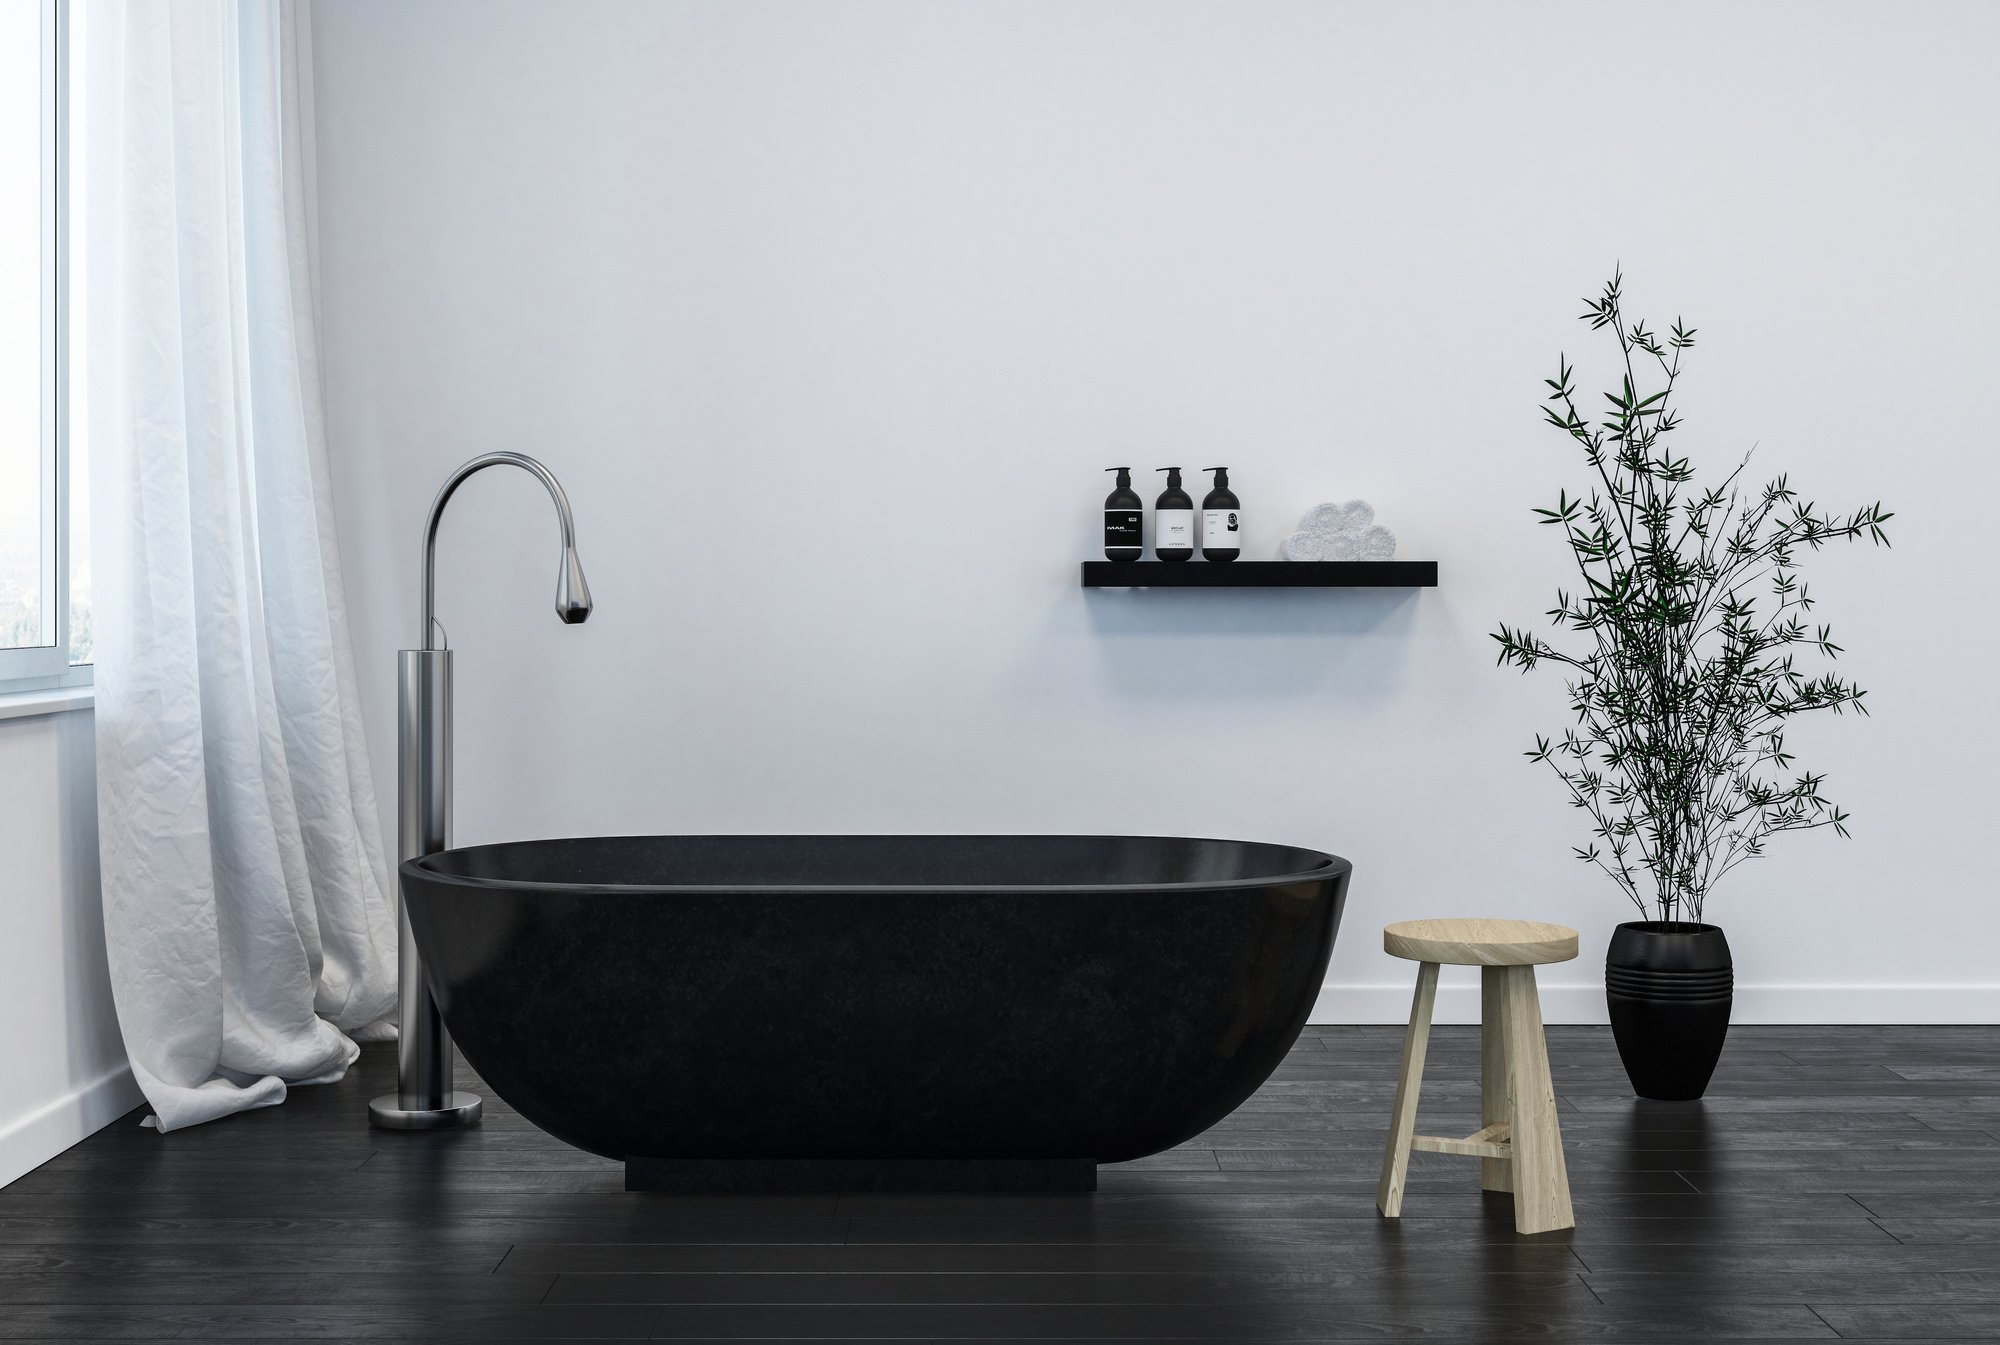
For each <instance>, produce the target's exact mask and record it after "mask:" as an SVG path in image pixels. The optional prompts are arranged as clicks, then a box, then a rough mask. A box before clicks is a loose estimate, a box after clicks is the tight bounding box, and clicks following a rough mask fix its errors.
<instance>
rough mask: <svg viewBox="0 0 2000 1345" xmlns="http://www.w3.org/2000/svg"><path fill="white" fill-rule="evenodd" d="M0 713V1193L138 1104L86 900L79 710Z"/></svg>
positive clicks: (86, 720)
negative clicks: (15, 715) (4, 1187)
mask: <svg viewBox="0 0 2000 1345" xmlns="http://www.w3.org/2000/svg"><path fill="white" fill-rule="evenodd" d="M6 714H7V707H6V706H5V704H4V703H0V1186H4V1185H6V1184H7V1183H8V1182H11V1181H13V1180H14V1179H15V1178H16V1177H18V1176H20V1175H21V1174H22V1173H24V1172H27V1171H28V1170H29V1169H31V1168H34V1167H37V1166H39V1165H40V1164H42V1163H43V1162H46V1161H47V1160H48V1159H49V1158H51V1157H53V1156H54V1155H56V1154H58V1153H61V1152H62V1151H63V1150H64V1149H66V1148H68V1147H69V1146H70V1145H72V1144H74V1143H76V1142H77V1141H78V1140H80V1139H82V1138H84V1136H86V1135H88V1134H90V1133H91V1132H92V1131H94V1130H96V1129H97V1128H98V1127H100V1126H102V1125H105V1124H106V1123H108V1122H110V1121H111V1120H113V1119H115V1118H116V1117H118V1116H119V1115H121V1114H122V1113H124V1112H126V1111H129V1110H130V1109H131V1108H133V1107H136V1106H138V1105H139V1103H140V1101H141V1098H140V1096H139V1089H138V1085H136V1084H135V1083H133V1081H132V1072H131V1070H130V1068H129V1067H128V1066H127V1065H126V1062H125V1044H124V1041H123V1040H122V1039H121V1038H120V1037H119V1035H118V1017H117V1013H116V1011H115V1010H114V1008H113V1006H112V1003H111V980H110V975H109V973H108V972H107V971H106V969H105V964H104V919H103V911H102V908H101V907H100V905H99V903H98V894H97V780H96V768H95V763H94V761H93V759H92V740H91V715H90V712H89V711H88V710H87V709H84V710H72V711H66V712H63V713H57V714H37V715H33V716H23V717H16V718H8V717H5V716H6Z"/></svg>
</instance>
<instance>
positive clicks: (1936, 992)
mask: <svg viewBox="0 0 2000 1345" xmlns="http://www.w3.org/2000/svg"><path fill="white" fill-rule="evenodd" d="M1415 984H1416V968H1415V966H1414V965H1413V966H1412V967H1411V968H1410V980H1409V981H1408V982H1406V983H1404V984H1401V985H1329V986H1327V987H1325V988H1324V989H1323V990H1321V991H1320V993H1319V1002H1318V1003H1316V1004H1315V1005H1314V1006H1313V1012H1312V1018H1311V1020H1310V1021H1312V1022H1315V1023H1406V1022H1408V1021H1409V1018H1410V995H1411V991H1412V990H1413V988H1414V987H1415ZM1542 1018H1543V1021H1545V1022H1550V1023H1602V1022H1606V1021H1608V1020H1607V1018H1606V1016H1605V1010H1604V983H1603V982H1602V981H1597V982H1581V981H1575V980H1570V979H1563V980H1556V979H1554V978H1550V979H1549V980H1548V981H1546V982H1544V984H1543V985H1542ZM1432 1021H1434V1022H1439V1023H1476V1022H1478V1021H1479V974H1478V972H1477V971H1476V970H1474V969H1473V968H1471V967H1446V968H1445V969H1444V972H1443V975H1442V976H1441V977H1440V979H1439V982H1438V996H1437V1009H1436V1011H1435V1014H1434V1016H1433V1020H1432ZM1730 1021H1732V1022H1734V1023H1739V1024H1742V1025H1745V1026H1748V1025H1751V1024H1759V1023H2000V985H1738V986H1737V987H1736V1003H1735V1005H1734V1007H1733V1009H1732V1012H1731V1014H1730Z"/></svg>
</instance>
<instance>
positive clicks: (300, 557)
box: [76, 0, 396, 1130]
mask: <svg viewBox="0 0 2000 1345" xmlns="http://www.w3.org/2000/svg"><path fill="white" fill-rule="evenodd" d="M77 50H78V54H79V55H80V57H81V58H82V59H83V60H84V61H85V62H87V66H86V74H85V76H84V78H85V80H86V81H87V88H88V89H89V91H90V107H89V112H88V115H87V118H86V125H85V127H84V135H83V142H82V144H81V146H80V148H81V149H82V150H83V156H82V162H81V171H80V172H79V173H78V174H76V181H77V186H78V190H79V196H80V200H79V205H80V207H81V209H82V210H83V212H84V214H83V218H84V220H85V227H86V229H87V238H88V240H89V241H88V245H87V247H86V248H85V250H84V255H85V259H86V260H85V267H84V269H85V271H86V275H85V278H84V285H83V287H82V288H83V290H84V292H85V294H86V296H87V298H86V301H85V302H86V308H85V311H86V314H87V316H86V318H85V320H86V321H87V323H88V350H89V359H88V365H87V394H86V395H87V408H88V409H87V421H86V423H87V425H88V451H89V452H90V454H91V461H92V478H93V479H92V491H91V494H92V500H91V513H92V533H93V539H92V546H93V566H94V570H95V588H96V593H95V597H94V602H95V615H94V621H95V627H96V645H97V654H96V658H97V671H96V682H97V692H96V700H97V710H96V721H97V777H98V804H99V835H100V842H99V847H100V857H101V869H102V877H103V884H104V906H105V933H106V941H107V945H108V953H109V959H110V965H111V971H112V981H113V989H114V994H115V996H116V1000H117V1005H118V1015H119V1022H120V1025H121V1027H122V1029H123V1031H124V1036H125V1043H126V1048H127V1050H128V1052H129V1053H130V1056H131V1059H132V1067H133V1072H134V1074H135V1075H136V1076H137V1078H138V1081H139V1083H140V1086H141V1087H142V1088H143V1089H144V1090H145V1093H146V1097H147V1099H148V1101H149V1102H150V1103H151V1104H152V1107H153V1110H154V1112H155V1118H156V1119H155V1120H154V1121H153V1122H152V1123H154V1124H157V1125H158V1126H159V1128H160V1129H162V1130H172V1129H177V1128H179V1127H182V1126H187V1125H193V1124H197V1123H199V1122H203V1121H208V1120H213V1119H215V1118H216V1117H219V1116H224V1115H228V1114H230V1113H233V1112H237V1111H242V1110H245V1109H248V1108H252V1107H260V1106H269V1105H271V1104H273V1103H276V1102H280V1101H282V1100H283V1098H284V1095H285V1088H286V1086H287V1084H288V1083H307V1082H314V1083H316V1082H324V1081H327V1080H331V1079H336V1078H339V1077H340V1076H341V1075H342V1074H343V1073H344V1072H345V1071H346V1069H347V1067H348V1066H349V1065H350V1064H351V1063H353V1061H354V1058H355V1055H356V1052H357V1047H356V1046H355V1039H356V1038H357V1037H366V1036H378V1035H389V1034H390V1033H392V1032H393V1029H390V1028H387V1027H386V1025H385V1020H386V1019H388V1017H389V1016H390V1015H391V1014H392V1013H393V1010H394V1001H395V957H396V954H395V944H396V938H395V923H394V922H395V914H394V907H393V903H392V900H391V896H390V889H389V887H388V881H389V880H388V866H387V864H386V863H385V862H384V855H383V849H382V842H381V836H380V834H379V823H378V820H377V819H378V814H377V811H376V802H375V793H374V788H373V785H372V783H371V781H370V777H369V772H368V762H367V757H366V754H365V749H364V746H363V739H362V729H361V718H360V712H359V705H358V701H357V696H356V688H355V680H354V672H353V656H352V653H351V651H350V649H349V645H348V636H347V628H346V605H345V598H344V595H343V593H342V590H341V582H340V569H339V560H338V554H337V550H336V546H335V541H334V526H333V516H332V507H331V505H332V502H331V490H330V483H329V477H328V468H327V458H326V442H325V422H324V413H323V404H322V399H321V392H320V373H319V355H318V349H319V343H318V332H317V328H316V312H315V298H316V295H315V292H314V291H315V288H316V286H315V280H316V277H315V274H314V270H315V268H314V266H313V258H312V253H311V243H312V235H311V228H310V226H311V221H310V215H309V206H310V203H311V190H312V183H311V177H310V174H311V168H312V160H311V143H312V128H311V121H310V112H311V85H310V75H311V55H310V24H309V21H308V18H307V15H306V14H305V12H304V10H303V5H302V4H300V3H297V2H296V0H173V2H172V3H168V0H126V2H125V3H119V4H109V5H104V6H102V7H96V8H94V9H93V10H92V12H91V15H90V17H89V20H88V24H87V37H86V38H85V41H84V43H83V45H82V46H81V47H79V48H77Z"/></svg>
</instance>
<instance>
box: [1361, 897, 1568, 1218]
mask: <svg viewBox="0 0 2000 1345" xmlns="http://www.w3.org/2000/svg"><path fill="white" fill-rule="evenodd" d="M1382 947H1383V950H1384V951H1386V952H1387V953H1389V954H1390V955H1391V956H1392V957H1403V958H1408V959H1409V960H1410V961H1412V962H1415V963H1417V964H1418V966H1417V995H1416V999H1415V1000H1414V1001H1413V1002H1412V1003H1411V1005H1410V1027H1409V1031H1408V1032H1407V1033H1405V1034H1404V1037H1403V1069H1402V1073H1401V1075H1399V1076H1398V1078H1397V1080H1396V1108H1395V1112H1394V1114H1393V1115H1392V1116H1391V1117H1390V1120H1389V1147H1388V1150H1387V1151H1386V1152H1385V1153H1384V1154H1383V1155H1382V1185H1381V1187H1380V1189H1379V1190H1378V1191H1377V1192H1376V1196H1375V1204H1376V1207H1377V1208H1378V1209H1380V1210H1381V1211H1382V1213H1383V1214H1385V1215H1387V1216H1388V1217H1389V1218H1391V1219H1394V1218H1396V1217H1397V1216H1398V1215H1400V1214H1401V1213H1402V1212H1403V1183H1404V1181H1405V1179H1406V1177H1407V1176H1408V1173H1409V1169H1410V1151H1411V1150H1412V1149H1418V1150H1422V1151H1423V1152H1424V1153H1434V1154H1467V1155H1470V1156H1472V1157H1476V1158H1479V1159H1481V1160H1483V1161H1482V1162H1481V1163H1480V1173H1481V1177H1480V1184H1481V1185H1482V1186H1483V1187H1485V1189H1486V1190H1488V1191H1512V1192H1513V1193H1514V1228H1515V1231H1516V1232H1521V1233H1548V1232H1552V1231H1554V1230H1555V1229H1558V1228H1574V1227H1576V1217H1575V1215H1574V1214H1572V1213H1571V1211H1570V1204H1569V1170H1568V1169H1567V1168H1565V1167H1564V1166H1563V1151H1562V1131H1561V1129H1560V1128H1559V1127H1558V1125H1557V1124H1556V1094H1555V1084H1554V1082H1553V1081H1552V1080H1551V1079H1550V1077H1549V1053H1548V1046H1547V1044H1546V1043H1545V1042H1544V1041H1543V1039H1542V1002H1541V997H1540V996H1539V995H1538V994H1537V993H1536V992H1535V966H1536V964H1538V963H1542V962H1567V961H1569V960H1570V959H1571V958H1573V957H1575V956H1576V931H1575V930H1573V929H1570V928H1568V927H1567V926H1564V925H1545V924H1541V923H1539V922H1537V921H1533V920H1405V921H1404V922H1402V923H1401V924H1396V925H1390V926H1389V927H1388V928H1386V929H1384V930H1383V931H1382ZM1443 962H1449V963H1452V964H1453V965H1454V966H1466V967H1478V968H1479V969H1480V972H1479V981H1480V985H1479V1008H1480V1015H1479V1016H1480V1023H1481V1027H1480V1094H1481V1110H1480V1120H1481V1121H1482V1122H1483V1128H1482V1129H1480V1130H1478V1131H1477V1132H1475V1133H1473V1134H1470V1135H1467V1136H1466V1137H1465V1138H1464V1139H1462V1140H1454V1139H1442V1138H1440V1137H1438V1136H1436V1135H1419V1134H1417V1133H1416V1128H1417V1090H1418V1088H1419V1087H1420V1086H1421V1085H1422V1083H1423V1076H1424V1051H1425V1049H1426V1048H1427V1047H1428V1046H1429V1045H1430V1036H1431V1006H1432V1005H1433V1004H1434V1003H1435V1002H1436V1000H1437V983H1438V965H1439V964H1440V963H1443Z"/></svg>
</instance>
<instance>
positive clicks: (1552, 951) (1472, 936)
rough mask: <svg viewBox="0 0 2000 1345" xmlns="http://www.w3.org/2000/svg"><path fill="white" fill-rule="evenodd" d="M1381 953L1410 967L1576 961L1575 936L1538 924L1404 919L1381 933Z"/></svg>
mask: <svg viewBox="0 0 2000 1345" xmlns="http://www.w3.org/2000/svg"><path fill="white" fill-rule="evenodd" d="M1382 951H1384V952H1386V953H1388V954H1389V955H1390V956H1391V957H1403V958H1408V959H1409V960H1410V961H1412V962H1447V963H1450V964H1452V965H1453V966H1460V967H1532V966H1538V965H1540V964H1542V963H1545V962H1567V961H1569V960H1570V959H1571V958H1573V957H1575V956H1576V931H1575V930H1573V929H1571V928H1570V927H1569V926H1568V925H1550V924H1544V923H1543V922H1542V921H1540V920H1404V921H1401V922H1400V923H1397V924H1393V925H1388V926H1385V927H1384V928H1383V930H1382Z"/></svg>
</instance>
